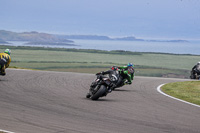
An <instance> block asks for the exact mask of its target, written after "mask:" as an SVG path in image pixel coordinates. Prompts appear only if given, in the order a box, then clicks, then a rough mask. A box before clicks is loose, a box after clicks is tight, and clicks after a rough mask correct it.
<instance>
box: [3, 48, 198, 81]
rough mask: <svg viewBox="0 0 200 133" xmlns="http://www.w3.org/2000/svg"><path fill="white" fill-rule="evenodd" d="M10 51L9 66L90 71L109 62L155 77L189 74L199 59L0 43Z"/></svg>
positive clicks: (103, 67) (106, 65) (188, 56)
mask: <svg viewBox="0 0 200 133" xmlns="http://www.w3.org/2000/svg"><path fill="white" fill-rule="evenodd" d="M5 48H10V49H11V50H12V54H11V58H12V61H11V64H10V66H12V67H20V68H28V69H38V70H52V71H75V72H84V71H85V72H87V73H88V72H89V73H94V71H95V70H101V69H103V70H106V69H109V67H110V66H112V65H117V66H121V65H126V64H127V63H128V62H132V63H134V64H135V69H136V70H137V73H136V74H137V75H142V76H158V77H160V76H161V77H163V76H165V77H170V76H172V77H173V76H174V77H183V78H186V77H189V71H190V70H191V68H192V67H193V65H194V64H196V62H198V61H199V57H200V56H197V55H176V54H162V53H138V52H130V51H101V50H83V49H59V48H41V47H14V46H0V51H4V49H5ZM90 70H92V71H91V72H90Z"/></svg>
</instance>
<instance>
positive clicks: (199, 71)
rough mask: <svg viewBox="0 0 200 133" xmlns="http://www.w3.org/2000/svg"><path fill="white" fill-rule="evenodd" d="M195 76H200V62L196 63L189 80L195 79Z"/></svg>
mask: <svg viewBox="0 0 200 133" xmlns="http://www.w3.org/2000/svg"><path fill="white" fill-rule="evenodd" d="M195 74H197V75H200V62H198V63H197V64H196V65H195V66H194V67H193V68H192V71H191V78H192V79H196V78H197V77H196V76H195Z"/></svg>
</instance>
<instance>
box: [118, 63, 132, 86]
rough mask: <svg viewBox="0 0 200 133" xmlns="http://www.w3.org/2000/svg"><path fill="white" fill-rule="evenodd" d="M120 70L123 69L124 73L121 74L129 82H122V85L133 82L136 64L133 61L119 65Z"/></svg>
mask: <svg viewBox="0 0 200 133" xmlns="http://www.w3.org/2000/svg"><path fill="white" fill-rule="evenodd" d="M118 68H119V71H123V73H122V74H121V76H122V77H123V79H126V80H127V82H125V83H122V86H123V85H125V84H129V85H130V84H132V80H133V78H134V72H135V71H134V65H133V63H128V64H127V66H121V67H118Z"/></svg>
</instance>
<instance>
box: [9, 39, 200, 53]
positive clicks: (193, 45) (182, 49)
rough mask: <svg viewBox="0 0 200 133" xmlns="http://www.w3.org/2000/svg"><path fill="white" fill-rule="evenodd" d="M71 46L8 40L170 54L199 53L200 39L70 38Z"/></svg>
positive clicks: (54, 46)
mask: <svg viewBox="0 0 200 133" xmlns="http://www.w3.org/2000/svg"><path fill="white" fill-rule="evenodd" d="M72 41H74V43H73V44H74V45H73V46H68V45H46V44H45V45H35V44H28V42H22V41H9V43H10V44H6V45H11V46H31V47H50V48H75V49H96V50H106V51H112V50H123V51H132V52H156V53H157V52H158V53H171V54H192V55H200V40H191V41H188V42H151V41H116V40H80V39H76V40H72Z"/></svg>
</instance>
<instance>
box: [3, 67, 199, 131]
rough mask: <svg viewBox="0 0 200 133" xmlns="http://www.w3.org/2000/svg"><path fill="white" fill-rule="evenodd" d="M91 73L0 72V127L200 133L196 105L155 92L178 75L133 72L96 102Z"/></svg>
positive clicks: (10, 128)
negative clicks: (130, 80) (127, 81)
mask: <svg viewBox="0 0 200 133" xmlns="http://www.w3.org/2000/svg"><path fill="white" fill-rule="evenodd" d="M94 78H95V76H94V75H92V74H80V73H64V72H63V73H61V72H47V71H31V70H14V69H8V70H7V75H6V76H5V77H2V76H1V77H0V129H3V130H9V131H12V132H15V133H200V108H198V107H195V106H192V105H189V104H186V103H182V102H180V101H176V100H174V99H171V98H169V97H166V96H164V95H161V94H160V93H159V92H157V90H156V88H157V86H159V85H160V84H163V83H168V82H174V81H184V80H183V79H167V78H148V77H137V76H136V77H135V79H134V81H133V84H132V85H129V86H128V85H127V86H125V87H123V88H119V89H118V90H116V91H113V92H112V93H111V94H108V95H107V97H103V98H101V99H100V100H99V101H91V100H89V99H86V98H85V95H86V93H87V92H88V89H89V85H90V83H91V82H92V81H93V79H94Z"/></svg>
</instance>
